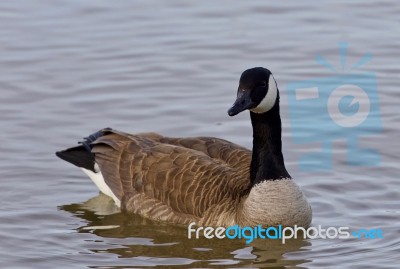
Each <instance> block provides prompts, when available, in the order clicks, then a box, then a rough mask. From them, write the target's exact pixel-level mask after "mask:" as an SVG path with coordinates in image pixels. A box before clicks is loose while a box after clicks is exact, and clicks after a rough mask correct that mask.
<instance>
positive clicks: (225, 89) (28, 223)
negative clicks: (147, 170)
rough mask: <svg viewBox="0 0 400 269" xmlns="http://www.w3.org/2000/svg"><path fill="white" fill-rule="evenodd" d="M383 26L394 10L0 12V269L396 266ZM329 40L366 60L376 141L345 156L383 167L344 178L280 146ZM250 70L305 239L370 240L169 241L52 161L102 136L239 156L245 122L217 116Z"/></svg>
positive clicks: (270, 4)
mask: <svg viewBox="0 0 400 269" xmlns="http://www.w3.org/2000/svg"><path fill="white" fill-rule="evenodd" d="M398 14H400V5H398V3H396V2H395V1H351V2H349V1H344V0H343V1H330V2H321V1H311V0H309V1H302V2H301V3H300V2H296V3H291V4H288V3H286V2H282V1H281V2H279V1H242V2H240V3H239V2H235V3H233V2H231V1H219V2H218V4H217V2H212V1H202V2H191V3H189V2H187V1H178V0H175V1H168V2H167V1H141V2H139V1H118V2H117V1H94V0H91V1H76V0H73V1H65V0H63V1H61V0H59V1H50V0H42V1H39V0H31V1H24V2H22V1H2V2H1V3H0V92H1V94H0V123H1V128H2V130H1V132H0V141H1V143H0V175H1V179H0V195H1V203H0V205H1V207H0V209H1V211H0V240H1V243H0V267H1V268H136V267H140V268H142V267H152V266H154V267H155V266H157V267H159V268H188V267H190V268H216V267H218V268H220V267H229V268H248V267H251V268H261V267H268V268H363V269H365V268H398V264H399V260H400V183H399V178H398V177H399V172H400V171H399V170H400V169H399V165H398V157H399V153H400V151H399V142H398V137H399V130H400V128H399V125H398V123H399V121H400V116H399V103H400V94H399V89H398V87H399V85H400V81H399V72H400V61H399V57H398V56H399V48H400V38H399V36H400V20H399V16H398ZM342 41H346V42H348V57H347V60H346V62H347V63H348V64H349V66H351V65H352V64H354V63H356V62H357V61H358V60H359V59H361V58H362V57H363V55H364V54H366V53H370V54H371V55H372V56H373V58H372V60H371V61H369V62H368V63H366V64H365V65H364V66H362V67H360V68H359V70H361V71H362V72H373V73H375V74H376V79H377V89H378V93H379V106H380V108H379V109H380V110H379V111H380V118H381V120H382V129H381V130H380V131H379V133H376V134H374V135H373V136H368V137H366V138H363V139H361V140H360V141H361V142H360V143H361V144H363V145H364V146H368V147H370V148H373V149H375V150H377V151H378V152H379V153H380V156H381V158H382V160H381V162H380V165H379V166H377V167H358V166H351V165H348V164H347V163H346V162H345V157H346V152H347V144H346V141H345V140H340V139H339V140H338V141H335V142H334V146H333V151H332V154H333V159H334V161H333V169H332V170H330V171H326V172H318V173H315V172H312V171H302V170H301V169H300V168H301V166H300V162H299V160H300V157H301V156H302V154H304V153H306V152H308V150H309V149H310V147H311V148H312V147H318V142H319V141H315V143H311V145H308V144H303V145H301V144H295V143H294V140H293V137H295V136H296V135H301V130H300V131H297V132H295V131H294V130H293V129H292V128H291V124H290V117H289V104H288V100H289V99H288V91H287V90H286V85H288V84H289V83H291V82H294V81H298V80H306V79H314V78H319V77H326V76H333V75H334V72H333V71H330V70H329V69H326V68H324V67H323V66H321V65H319V64H318V63H317V62H316V61H315V58H316V56H317V55H323V57H325V59H327V60H328V61H329V62H330V63H332V65H333V66H335V67H338V66H339V67H340V63H341V62H340V54H339V47H338V43H339V42H342ZM254 66H265V67H267V68H269V69H270V70H271V71H272V72H273V73H274V76H275V78H276V80H277V82H278V85H279V88H280V92H281V115H282V121H283V147H284V156H285V160H286V165H287V169H288V170H289V172H290V173H291V175H292V176H293V178H294V179H295V180H296V182H297V183H298V184H299V185H300V186H301V187H302V188H303V190H304V192H305V193H306V195H307V197H308V199H309V201H310V203H311V205H312V208H313V214H314V217H313V225H314V226H318V225H322V226H326V227H329V226H335V227H339V226H348V227H350V228H351V229H360V228H365V229H373V228H381V229H382V231H383V234H384V238H383V239H365V238H363V239H355V238H353V239H346V240H344V239H335V240H323V239H308V240H302V239H298V240H290V241H289V242H287V243H286V244H284V245H282V244H281V243H280V242H278V241H276V240H261V241H255V242H253V243H251V244H249V245H246V244H245V242H244V241H241V240H206V239H204V238H203V239H199V240H194V239H192V240H189V239H187V235H186V233H187V231H186V229H185V228H184V227H177V226H173V225H167V224H160V223H155V222H152V221H149V220H146V219H143V218H141V217H139V216H135V217H132V216H127V215H124V214H121V213H119V212H118V211H117V210H116V209H115V207H114V206H113V204H112V203H111V202H110V200H109V199H107V198H106V197H104V196H102V195H99V194H98V191H97V189H96V187H95V186H94V184H93V183H92V182H91V181H90V180H89V179H88V178H86V176H85V175H84V174H83V173H82V172H81V171H80V170H79V169H76V168H75V167H73V166H71V165H69V164H67V163H65V162H63V161H61V160H59V159H57V158H56V156H55V155H54V152H55V151H57V150H60V149H63V148H65V147H68V146H72V145H75V143H76V142H77V141H79V140H80V139H81V138H82V137H83V136H86V135H88V134H90V133H92V132H94V131H96V130H98V129H100V128H103V127H107V126H110V127H113V128H115V129H120V130H124V131H127V132H143V131H156V132H159V133H162V134H164V135H169V136H196V135H202V136H218V137H221V138H224V139H228V140H231V141H233V142H236V143H238V144H241V145H243V146H246V147H251V126H250V121H249V115H248V113H242V114H240V115H238V116H237V117H234V118H230V117H228V115H227V113H226V111H227V109H228V108H229V107H230V105H231V104H232V103H233V101H234V98H235V93H236V88H237V82H238V79H239V75H240V74H241V72H242V71H243V70H245V69H247V68H249V67H254ZM299 110H301V108H300V107H299ZM322 114H323V113H322ZM322 114H321V113H318V111H317V110H316V113H315V115H314V116H313V117H315V122H316V123H318V122H321V119H322V118H321V117H322ZM318 130H319V127H318V124H317V125H316V126H315V131H316V132H318ZM299 132H300V134H299Z"/></svg>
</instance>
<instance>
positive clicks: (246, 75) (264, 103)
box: [228, 67, 278, 116]
mask: <svg viewBox="0 0 400 269" xmlns="http://www.w3.org/2000/svg"><path fill="white" fill-rule="evenodd" d="M277 98H278V87H277V85H276V82H275V79H274V77H273V75H272V73H271V71H269V70H268V69H266V68H263V67H254V68H251V69H247V70H246V71H244V72H243V73H242V75H241V76H240V81H239V87H238V90H237V98H236V101H235V103H234V104H233V106H232V107H231V108H230V109H229V110H228V114H229V116H235V115H236V114H239V113H240V112H242V111H244V110H246V109H249V110H250V111H252V112H254V113H265V112H268V111H269V110H270V109H271V108H272V107H273V106H274V105H275V103H276V99H277Z"/></svg>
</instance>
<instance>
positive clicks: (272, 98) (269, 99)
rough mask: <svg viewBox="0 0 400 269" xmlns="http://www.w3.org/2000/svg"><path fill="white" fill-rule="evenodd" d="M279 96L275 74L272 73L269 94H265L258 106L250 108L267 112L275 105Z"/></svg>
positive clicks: (252, 110)
mask: <svg viewBox="0 0 400 269" xmlns="http://www.w3.org/2000/svg"><path fill="white" fill-rule="evenodd" d="M277 96H278V86H277V84H276V81H275V79H274V76H273V75H272V74H271V75H269V80H268V92H267V94H266V95H265V97H264V99H262V101H261V102H260V104H259V105H258V106H257V107H255V108H253V109H250V111H251V112H254V113H258V114H260V113H265V112H267V111H268V110H270V109H271V108H272V107H273V106H274V105H275V102H276V98H277Z"/></svg>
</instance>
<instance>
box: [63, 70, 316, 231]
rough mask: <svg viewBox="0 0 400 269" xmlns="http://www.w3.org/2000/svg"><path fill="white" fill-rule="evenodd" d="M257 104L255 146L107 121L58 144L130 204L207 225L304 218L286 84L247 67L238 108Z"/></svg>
mask: <svg viewBox="0 0 400 269" xmlns="http://www.w3.org/2000/svg"><path fill="white" fill-rule="evenodd" d="M246 109H248V110H250V117H251V122H252V126H253V151H250V150H248V149H246V148H243V147H241V146H238V145H236V144H233V143H231V142H229V141H226V140H223V139H219V138H214V137H194V138H170V137H164V136H161V135H159V134H155V133H142V134H127V133H123V132H120V131H116V130H112V129H110V128H106V129H103V130H100V131H98V132H97V133H95V134H93V135H90V136H89V137H87V138H85V139H84V141H83V142H80V144H81V145H79V146H76V147H73V148H69V149H66V150H64V151H60V152H57V153H56V154H57V156H58V157H60V158H61V159H63V160H66V161H68V162H70V163H72V164H74V165H76V166H78V167H80V168H82V170H83V171H84V172H85V173H86V174H87V175H88V176H89V177H90V178H91V179H92V180H93V182H94V183H95V184H96V185H97V187H98V188H99V189H100V191H101V192H103V193H104V194H106V195H108V196H110V197H112V199H114V201H115V203H116V204H117V205H118V206H119V207H120V208H121V209H122V210H123V211H126V212H132V213H137V214H140V215H142V216H144V217H147V218H150V219H154V220H161V221H166V222H171V223H179V224H188V223H191V222H196V223H197V225H203V226H230V225H235V224H238V225H241V226H255V225H258V224H261V225H264V226H272V225H279V224H281V225H283V226H294V225H298V226H302V227H308V226H309V224H310V223H311V218H312V213H311V207H310V205H309V204H308V202H307V200H306V198H305V196H304V194H303V192H302V191H301V190H300V188H299V187H298V186H297V185H296V183H295V182H294V181H293V180H292V178H291V177H290V175H289V173H288V172H287V171H286V168H285V164H284V160H283V156H282V141H281V119H280V115H279V91H278V88H277V84H276V82H275V79H274V77H273V75H272V73H271V72H270V71H269V70H268V69H265V68H262V67H256V68H252V69H248V70H246V71H244V72H243V74H242V75H241V77H240V81H239V87H238V90H237V99H236V101H235V103H234V104H233V106H232V107H231V108H230V109H229V110H228V114H229V116H234V115H236V114H238V113H240V112H242V111H244V110H246Z"/></svg>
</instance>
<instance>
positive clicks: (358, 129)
mask: <svg viewBox="0 0 400 269" xmlns="http://www.w3.org/2000/svg"><path fill="white" fill-rule="evenodd" d="M339 47H340V55H341V57H340V58H341V69H339V70H338V69H335V68H334V67H333V65H331V64H330V63H329V62H328V61H327V60H326V59H325V58H324V57H323V56H321V55H319V56H317V58H316V60H317V62H318V63H319V64H320V65H322V66H324V67H325V68H328V69H329V70H330V71H332V73H333V74H332V76H328V77H320V78H313V79H308V80H304V81H296V82H292V83H289V84H288V85H287V89H286V90H287V94H288V98H289V116H290V120H291V129H292V138H293V142H294V143H295V144H304V145H307V144H310V143H318V144H319V145H321V148H320V149H319V150H318V151H313V152H309V153H306V154H304V155H303V156H301V157H300V160H299V164H300V169H301V170H305V171H327V170H331V169H332V166H333V164H332V163H333V155H332V143H333V141H335V140H345V141H346V143H347V153H346V160H344V161H345V162H346V163H347V164H350V165H359V166H377V165H379V163H380V160H381V156H380V154H379V153H378V152H377V151H375V150H374V149H368V148H363V147H362V146H360V143H359V139H360V137H363V136H367V135H372V134H376V133H379V132H381V130H382V123H381V116H380V112H379V100H378V90H377V80H376V75H375V73H370V72H357V68H359V67H360V66H362V65H364V64H365V63H366V62H368V61H369V60H371V59H372V56H371V55H370V54H366V55H365V56H363V57H362V58H361V59H360V60H359V61H358V62H357V63H355V64H354V65H352V66H351V67H350V68H347V67H346V56H347V43H345V42H342V43H339Z"/></svg>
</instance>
